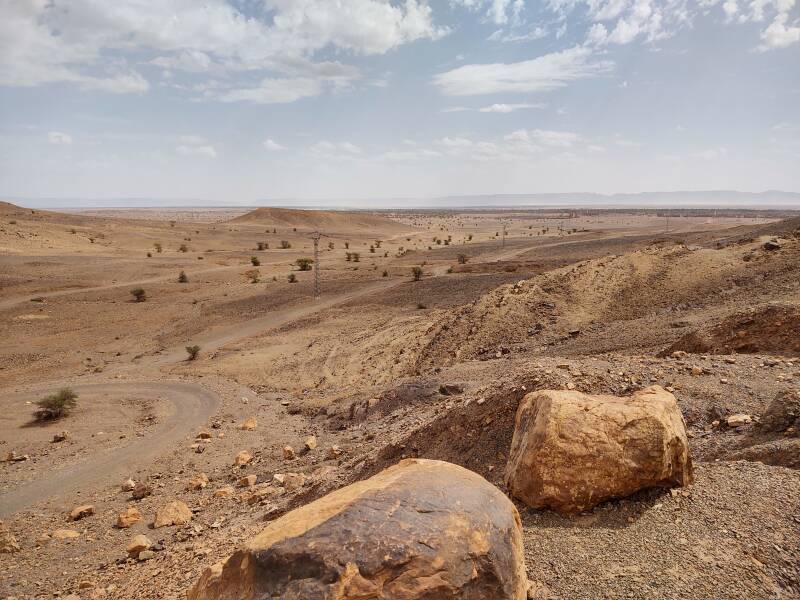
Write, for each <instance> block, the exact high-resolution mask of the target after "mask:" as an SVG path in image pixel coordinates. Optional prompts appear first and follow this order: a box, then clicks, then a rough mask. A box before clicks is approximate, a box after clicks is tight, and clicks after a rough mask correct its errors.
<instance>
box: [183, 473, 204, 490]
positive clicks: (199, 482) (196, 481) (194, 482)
mask: <svg viewBox="0 0 800 600" xmlns="http://www.w3.org/2000/svg"><path fill="white" fill-rule="evenodd" d="M207 485H208V475H206V474H205V473H199V474H198V475H195V476H194V477H192V478H191V479H190V480H189V483H188V484H187V488H188V489H190V490H195V491H197V490H202V489H203V488H205V487H206V486H207Z"/></svg>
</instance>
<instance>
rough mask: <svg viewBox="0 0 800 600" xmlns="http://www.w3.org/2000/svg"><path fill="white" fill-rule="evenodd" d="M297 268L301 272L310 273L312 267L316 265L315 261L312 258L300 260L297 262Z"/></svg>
mask: <svg viewBox="0 0 800 600" xmlns="http://www.w3.org/2000/svg"><path fill="white" fill-rule="evenodd" d="M295 262H296V263H297V268H298V269H300V270H301V271H310V270H311V265H312V264H314V261H313V260H311V259H310V258H298V259H297V260H296V261H295Z"/></svg>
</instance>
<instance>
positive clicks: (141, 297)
mask: <svg viewBox="0 0 800 600" xmlns="http://www.w3.org/2000/svg"><path fill="white" fill-rule="evenodd" d="M131 296H133V299H134V300H136V302H144V301H145V300H147V294H146V293H145V291H144V288H140V287H137V288H133V289H132V290H131Z"/></svg>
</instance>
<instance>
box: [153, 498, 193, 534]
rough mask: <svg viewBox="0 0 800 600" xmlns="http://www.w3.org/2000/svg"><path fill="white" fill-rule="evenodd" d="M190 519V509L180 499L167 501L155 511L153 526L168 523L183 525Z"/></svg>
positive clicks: (164, 525) (165, 525)
mask: <svg viewBox="0 0 800 600" xmlns="http://www.w3.org/2000/svg"><path fill="white" fill-rule="evenodd" d="M191 520H192V511H191V510H189V507H188V506H186V504H185V503H184V502H181V501H180V500H173V501H172V502H167V503H166V504H165V505H164V506H162V507H161V508H159V509H158V510H157V511H156V518H155V520H154V521H153V527H155V528H156V529H158V528H159V527H167V526H169V525H185V524H186V523H188V522H189V521H191Z"/></svg>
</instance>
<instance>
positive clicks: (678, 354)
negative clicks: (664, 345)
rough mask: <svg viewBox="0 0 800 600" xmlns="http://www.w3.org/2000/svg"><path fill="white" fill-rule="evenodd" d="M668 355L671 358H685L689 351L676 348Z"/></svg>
mask: <svg viewBox="0 0 800 600" xmlns="http://www.w3.org/2000/svg"><path fill="white" fill-rule="evenodd" d="M670 356H671V357H672V358H686V357H687V356H689V353H688V352H685V351H683V350H676V351H675V352H673V353H672V354H670Z"/></svg>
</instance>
